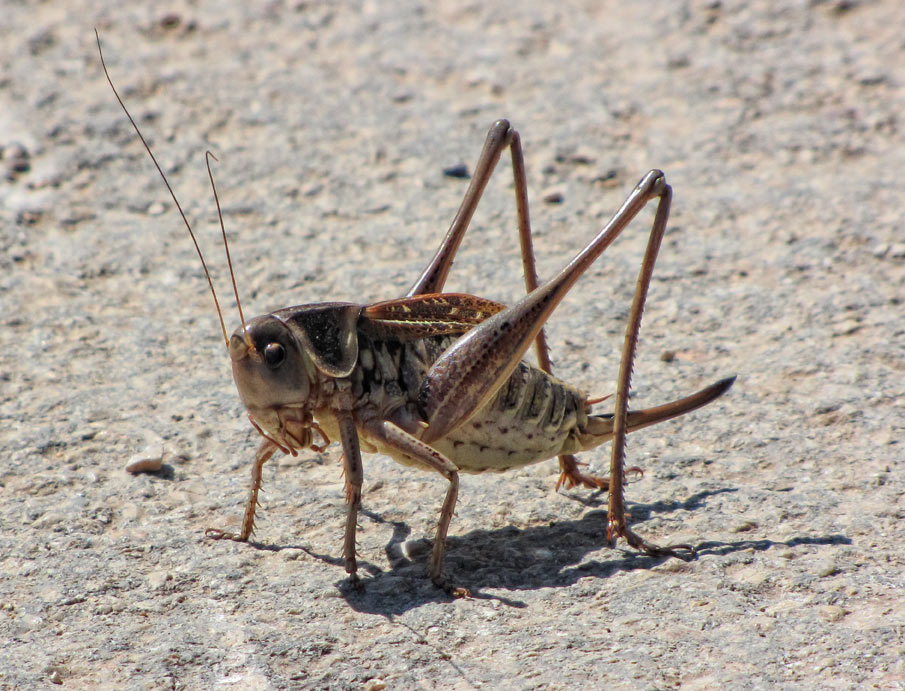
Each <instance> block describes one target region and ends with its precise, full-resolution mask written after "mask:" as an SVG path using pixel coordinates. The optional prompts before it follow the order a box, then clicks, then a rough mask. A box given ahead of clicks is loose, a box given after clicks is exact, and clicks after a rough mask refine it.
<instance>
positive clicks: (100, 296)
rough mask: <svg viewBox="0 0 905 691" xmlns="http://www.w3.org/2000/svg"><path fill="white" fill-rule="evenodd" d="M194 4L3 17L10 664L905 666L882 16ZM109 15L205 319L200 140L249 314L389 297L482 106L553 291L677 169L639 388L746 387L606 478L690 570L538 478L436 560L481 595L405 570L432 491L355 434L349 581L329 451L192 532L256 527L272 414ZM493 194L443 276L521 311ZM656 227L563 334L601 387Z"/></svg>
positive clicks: (0, 503) (717, 681) (603, 673)
mask: <svg viewBox="0 0 905 691" xmlns="http://www.w3.org/2000/svg"><path fill="white" fill-rule="evenodd" d="M222 5H223V4H222V3H215V2H206V1H201V2H192V3H183V2H175V3H171V4H169V5H168V6H167V8H166V10H164V9H154V8H152V4H151V3H129V6H130V8H129V9H123V10H115V11H114V10H112V9H102V10H99V9H98V8H97V7H92V6H91V3H88V2H84V0H75V1H73V2H66V3H63V2H58V3H37V2H21V3H20V2H12V1H7V2H5V3H3V7H2V14H3V20H2V22H0V148H2V152H3V158H2V160H0V164H2V173H3V179H2V180H0V202H2V203H0V240H2V245H3V251H2V253H0V262H2V271H0V306H2V310H0V314H2V319H3V328H2V330H0V339H2V341H0V345H2V347H0V387H2V388H0V419H2V429H0V448H2V458H3V462H2V467H0V564H2V573H0V603H2V604H0V640H3V641H4V644H3V645H2V646H0V680H2V681H0V684H2V685H3V686H4V687H5V688H12V687H18V688H45V687H50V686H51V684H53V683H60V684H62V685H63V687H70V688H88V687H101V688H136V689H144V688H147V689H163V688H242V689H246V688H257V689H270V688H275V689H283V688H325V687H327V688H350V689H362V688H364V689H379V688H382V686H381V684H382V683H385V684H386V687H387V688H390V689H396V688H457V689H471V688H477V687H487V688H494V687H496V688H499V687H503V686H506V687H508V688H515V689H533V688H579V687H587V686H590V685H593V686H598V687H602V686H606V687H608V688H664V687H678V686H681V687H683V688H713V687H714V686H717V685H722V686H729V687H737V688H740V687H743V686H744V687H746V688H769V687H774V686H776V685H782V686H783V687H784V688H802V689H804V688H813V687H815V686H819V687H849V686H852V685H860V686H865V687H878V688H902V687H903V686H905V662H903V658H905V642H903V640H905V595H903V592H905V590H903V589H905V547H903V545H905V521H903V518H905V499H903V491H905V477H903V468H905V463H903V458H902V456H903V448H902V441H903V428H905V421H903V412H905V409H903V403H905V398H903V392H905V384H903V379H905V327H903V310H905V306H903V302H902V301H903V285H905V232H903V220H902V219H903V191H902V181H901V178H900V175H901V171H902V170H903V169H905V139H903V123H902V113H903V112H905V42H903V38H902V27H903V26H905V9H903V5H902V3H901V2H899V0H882V1H876V2H871V1H868V0H865V1H864V2H857V1H855V2H849V1H843V0H836V1H834V2H820V1H817V0H814V1H812V2H804V1H799V2H785V3H774V2H766V1H762V2H760V1H755V2H748V3H742V2H738V3H737V2H722V3H721V2H719V0H716V1H712V0H706V1H705V0H690V1H688V2H660V3H619V2H604V3H601V2H573V1H572V0H565V1H561V2H555V3H549V2H542V1H540V0H537V1H531V2H520V3H483V2H461V1H460V0H454V1H450V2H437V3H423V4H419V3H412V2H397V3H389V2H387V3H378V2H373V1H371V2H364V3H345V2H339V3H334V2H330V3H319V2H279V1H274V2H269V3H239V2H237V3H234V4H233V6H232V7H229V8H225V9H224V8H223V6H222ZM246 5H253V8H252V9H244V7H245V6H246ZM779 6H782V7H781V8H780V7H779ZM94 26H97V27H98V28H99V29H100V31H101V36H102V39H103V40H104V45H105V49H106V55H107V59H108V64H109V66H110V69H111V72H112V74H113V76H114V79H115V80H116V81H117V82H118V85H119V87H120V88H121V91H122V93H123V94H124V96H125V97H126V99H127V102H128V103H129V104H130V106H131V109H132V112H133V114H134V115H135V117H136V118H137V119H138V120H139V122H140V123H141V125H142V127H143V128H144V131H145V134H146V135H147V137H148V138H149V139H150V140H151V141H152V143H153V146H154V147H155V150H156V152H157V154H158V155H159V157H160V160H161V163H162V165H163V166H164V167H165V169H166V170H167V171H168V173H169V175H170V180H171V182H172V183H173V184H174V186H175V187H176V189H177V190H178V193H179V196H180V199H181V200H182V202H183V204H184V205H185V208H186V212H187V214H188V215H189V217H190V218H191V219H193V220H194V221H195V222H196V224H197V229H198V232H199V234H200V236H201V242H202V244H203V246H204V248H205V250H206V252H207V254H208V258H209V261H210V264H211V265H212V269H213V271H214V275H215V280H216V282H217V285H218V286H219V287H220V290H221V293H222V295H223V300H224V302H225V303H226V313H227V314H226V317H227V322H228V324H227V327H228V328H229V329H232V328H235V326H236V324H237V323H238V317H237V315H236V312H235V309H234V307H233V301H232V299H231V298H230V297H229V293H228V287H227V285H228V284H227V279H226V274H225V272H224V259H223V255H222V251H221V248H220V246H219V244H218V240H217V237H216V225H215V216H214V213H213V209H214V207H213V203H212V199H211V195H210V191H209V187H208V182H207V179H206V173H205V170H204V151H205V149H211V150H212V151H214V152H215V153H216V154H217V155H218V156H219V158H220V164H219V165H218V166H217V168H216V175H217V179H218V183H219V189H220V194H221V200H222V202H223V205H224V212H225V213H224V215H225V221H226V225H227V227H228V229H229V232H230V235H231V238H232V240H233V252H234V261H235V263H236V274H237V279H238V282H239V289H240V291H241V294H242V296H243V298H244V305H245V309H246V313H252V314H260V313H265V312H268V311H270V310H272V309H275V308H278V307H283V306H287V305H290V304H295V303H302V302H315V301H324V300H349V301H356V302H372V301H376V300H380V299H386V298H390V297H395V296H398V295H400V294H402V293H403V291H404V290H405V289H406V288H407V287H408V285H409V284H410V283H411V282H412V281H413V280H414V278H415V276H416V275H417V273H418V271H419V270H420V269H421V268H422V266H423V265H424V264H425V263H426V261H427V259H428V258H429V256H430V255H431V253H432V251H433V250H434V248H435V247H436V246H437V244H438V242H439V240H440V237H441V236H442V233H443V232H444V231H445V229H446V227H447V225H448V223H449V221H450V219H451V218H452V215H453V213H454V211H455V208H456V207H457V205H458V202H459V200H460V198H461V195H462V193H463V192H464V189H465V184H466V183H465V181H463V180H461V179H455V178H452V177H448V176H444V174H443V170H444V169H446V168H448V167H450V166H454V165H456V164H461V163H464V164H467V165H468V166H469V167H472V166H473V165H474V162H475V161H476V159H477V156H478V152H479V150H480V146H481V143H482V141H483V137H484V134H485V132H486V130H487V128H488V126H489V125H490V124H491V122H493V121H494V120H495V119H496V118H498V117H502V116H505V117H508V118H510V119H511V120H512V121H513V124H514V125H515V126H516V127H517V128H518V129H519V130H520V132H521V133H522V136H523V142H524V146H525V152H526V156H527V163H528V176H529V184H530V189H531V193H532V202H533V209H532V210H533V223H534V227H535V229H536V242H537V252H538V255H539V267H540V273H541V275H542V276H549V275H551V273H552V272H553V271H555V270H556V269H558V268H559V267H560V266H562V265H563V264H564V263H565V262H566V261H568V259H569V258H570V257H571V255H572V254H573V253H574V252H575V251H576V250H577V249H578V248H580V247H581V246H582V245H583V244H584V243H585V242H586V241H587V240H588V239H589V238H590V237H591V236H592V235H593V234H594V233H595V232H596V230H597V229H598V228H599V227H600V226H601V225H602V223H604V222H605V221H606V219H607V218H608V217H609V214H610V213H612V211H613V210H614V209H616V208H617V207H618V205H619V204H620V203H621V201H622V200H623V199H624V197H625V195H626V194H627V193H628V192H629V191H630V190H631V188H632V186H633V185H634V184H635V183H636V182H637V180H638V179H639V178H640V177H641V176H642V174H644V173H645V172H646V171H647V170H648V169H650V168H652V167H658V168H662V169H663V170H665V171H666V173H667V176H668V179H669V181H670V182H671V184H672V185H673V187H674V189H675V204H674V208H673V214H672V219H671V224H670V230H669V234H668V235H667V237H666V240H665V242H664V246H663V250H662V252H661V258H660V261H659V264H658V266H657V271H656V276H655V280H654V283H653V286H652V290H651V295H650V302H649V308H648V310H647V312H646V317H645V323H644V329H643V340H642V343H641V349H640V353H639V358H638V362H637V365H636V368H635V379H634V388H635V398H634V399H633V401H634V402H633V405H636V406H643V405H652V404H655V403H659V402H662V401H665V400H668V399H670V398H674V397H677V396H680V395H683V394H685V393H688V392H691V391H693V390H695V389H697V388H699V387H701V386H703V385H705V384H707V383H710V382H712V381H715V380H716V379H718V378H720V377H723V376H727V375H730V374H738V381H737V383H736V385H735V387H734V388H733V389H732V391H731V392H730V393H729V394H728V395H727V396H726V397H724V398H723V399H721V400H720V401H718V402H717V403H715V404H713V405H712V406H710V407H709V408H707V409H705V410H703V411H700V412H698V413H696V414H693V415H690V416H688V417H687V418H684V419H681V420H679V421H676V422H671V423H667V424H664V425H662V426H660V427H657V428H651V429H648V430H645V431H643V432H641V433H639V434H637V435H635V436H633V438H632V439H631V440H630V443H629V461H630V463H631V464H637V465H640V466H642V467H644V468H645V470H646V473H645V475H644V478H643V479H641V480H640V481H638V482H635V483H633V484H632V485H631V486H630V487H629V490H628V499H629V508H630V510H631V512H632V514H633V516H634V521H635V525H636V527H637V529H638V531H639V532H641V533H642V534H643V535H645V536H647V537H649V538H650V539H652V540H655V541H658V542H660V541H662V542H668V541H690V542H694V543H695V544H697V545H698V546H699V550H700V556H699V558H698V559H697V560H696V561H693V562H690V563H684V562H682V561H679V560H677V559H653V558H649V557H645V556H641V555H638V554H635V553H632V552H630V551H624V550H621V549H619V550H610V549H607V548H606V547H605V546H604V536H603V527H604V521H605V507H606V495H605V494H593V493H590V492H588V491H578V490H576V491H570V492H565V493H560V494H556V493H554V490H553V488H554V484H555V481H556V475H557V468H556V463H555V461H554V462H549V463H545V464H542V465H539V466H535V467H531V468H527V469H523V470H521V471H515V472H510V473H507V474H506V475H502V476H496V475H494V476H483V477H482V476H477V477H467V478H464V480H463V482H462V491H461V501H460V503H459V506H458V510H457V516H456V517H455V519H454V521H453V524H452V532H451V539H450V541H449V547H450V551H449V557H448V565H447V566H448V571H449V574H450V576H451V577H452V578H453V579H454V580H455V581H456V582H457V583H459V584H460V585H463V586H467V587H468V588H470V589H471V590H472V591H473V593H474V597H473V598H472V599H466V600H459V601H453V600H451V599H450V598H448V597H447V596H445V595H444V594H443V593H442V592H440V591H439V590H437V589H436V588H434V587H433V586H432V585H431V583H430V582H429V580H428V579H427V578H426V577H425V575H424V570H425V560H426V541H425V540H426V538H429V537H431V536H432V532H433V527H434V524H435V521H436V517H437V512H438V509H439V506H440V502H441V499H442V496H443V492H444V491H445V483H444V481H443V480H442V478H440V477H437V476H433V475H429V474H425V473H418V472H414V471H411V470H408V469H406V468H403V467H400V466H398V465H396V464H394V463H393V462H392V461H390V460H388V459H385V458H380V457H374V456H369V457H366V459H365V476H366V479H365V498H364V502H365V508H366V513H365V515H363V516H362V520H361V531H360V539H361V544H360V554H361V563H362V571H363V574H364V575H365V576H366V578H365V588H364V590H363V591H360V592H359V591H354V590H351V589H349V588H348V587H346V585H345V574H344V572H343V570H342V566H341V563H340V559H339V558H340V555H341V533H342V523H343V490H342V478H341V476H340V467H339V464H338V456H339V451H338V447H337V446H336V445H334V446H332V447H330V448H329V449H328V450H327V451H326V452H325V453H323V454H320V455H318V454H314V453H311V454H304V455H302V456H300V457H298V458H288V457H283V458H279V459H275V461H274V462H273V463H271V464H269V465H268V466H267V467H266V468H265V489H266V490H267V491H266V494H265V495H264V503H265V507H266V511H265V512H262V514H263V516H264V518H263V520H262V521H261V522H260V525H259V529H258V536H257V539H258V540H259V542H258V543H257V544H253V545H242V544H234V543H222V542H221V543H217V542H213V541H211V540H208V539H206V538H204V536H203V531H204V529H205V528H206V527H208V526H223V525H228V524H230V522H232V523H231V524H232V525H235V522H236V521H237V519H238V516H239V515H240V514H241V511H242V505H243V502H244V498H245V485H246V481H247V469H248V467H249V464H250V460H251V457H252V454H253V450H254V448H255V446H256V444H257V439H256V435H255V433H254V431H253V430H252V429H251V427H250V425H249V424H248V422H247V420H246V419H245V416H244V412H243V410H242V407H241V404H240V402H239V401H238V398H237V396H236V393H235V390H234V387H233V384H232V381H231V376H230V370H229V362H228V358H227V357H226V355H225V353H224V352H223V348H222V343H221V341H220V336H219V326H218V324H217V321H216V317H215V314H214V312H213V309H212V306H211V300H210V296H209V294H208V293H207V292H206V291H207V288H206V286H205V284H204V281H203V277H202V275H201V272H200V268H199V265H198V261H197V258H196V257H195V256H194V254H193V250H192V248H191V245H190V243H189V242H188V240H187V238H186V233H185V230H184V228H183V227H182V226H181V223H180V220H179V218H178V216H177V215H176V214H175V211H174V209H173V207H172V203H171V202H170V200H169V199H168V198H167V196H166V192H165V190H164V189H163V187H162V185H161V182H160V180H159V178H158V177H157V174H156V172H155V171H154V170H153V168H152V166H151V164H150V162H149V161H148V160H147V157H146V155H145V153H144V152H143V150H142V149H141V148H140V146H139V145H138V143H137V141H136V140H135V137H134V134H133V133H132V132H131V130H130V128H129V125H128V123H127V122H126V121H125V119H124V117H123V115H122V113H121V112H120V110H119V106H118V105H117V104H116V102H115V101H114V99H113V96H112V94H111V92H110V90H109V88H108V87H107V85H106V83H105V82H104V80H103V75H102V73H101V70H100V64H99V61H98V56H97V52H96V48H95V45H94V33H93V30H92V29H93V27H94ZM511 187H512V181H511V175H510V173H509V172H508V162H506V163H504V165H503V166H502V167H501V169H500V172H499V173H498V174H497V175H496V177H495V178H494V180H493V181H492V183H491V185H490V186H489V188H488V192H487V195H486V198H485V200H484V202H483V203H482V205H481V208H480V209H479V211H478V214H477V216H476V218H475V222H474V224H473V227H472V229H471V231H470V234H469V236H468V237H467V238H466V240H465V244H464V246H463V249H462V253H461V256H460V260H459V261H458V262H457V264H456V266H455V269H454V272H453V276H452V278H451V281H450V283H449V285H448V288H449V289H450V290H461V291H468V292H473V293H477V294H480V295H484V296H486V297H490V298H494V299H499V300H504V301H508V302H511V301H513V300H515V299H517V297H518V295H519V293H520V290H521V287H520V286H521V278H520V274H519V271H520V269H519V257H518V245H517V242H516V231H515V215H514V209H513V203H512V194H511ZM545 200H546V201H545ZM557 202H558V203H557ZM650 218H651V213H650V212H647V213H645V214H644V215H643V217H641V218H639V219H638V220H637V221H636V222H635V223H634V224H633V225H632V226H631V228H630V230H629V231H628V232H627V233H626V234H625V235H624V237H623V238H622V239H620V241H619V242H618V244H617V245H616V246H615V247H614V248H612V250H611V251H610V252H608V253H607V255H606V256H605V257H604V258H603V259H601V260H600V261H599V262H598V264H597V265H596V266H595V267H594V269H592V271H590V272H589V274H588V275H587V276H586V277H585V278H584V279H583V280H582V281H581V282H580V283H579V285H578V286H577V288H576V289H575V291H574V293H573V294H572V295H571V296H570V297H569V299H568V301H567V303H566V304H564V305H563V306H562V308H561V309H560V310H559V311H558V312H557V314H556V315H554V318H553V320H552V322H551V324H550V338H551V342H552V343H553V346H554V357H555V360H556V363H557V368H558V369H557V371H558V373H559V374H560V375H561V376H562V377H563V378H565V379H567V380H570V381H573V382H576V383H578V384H580V385H581V386H584V387H586V388H587V389H588V390H590V391H591V392H593V393H596V394H607V393H610V392H611V391H612V389H613V386H614V384H613V382H614V381H615V374H616V367H617V353H618V350H619V348H620V345H621V333H622V329H623V328H624V322H625V318H626V315H627V313H628V304H629V299H630V294H631V290H632V286H633V283H634V280H635V275H636V271H637V267H638V263H639V259H640V255H641V252H642V251H643V246H644V242H645V240H646V236H647V227H648V225H649V223H650ZM607 457H608V456H607V449H606V448H603V449H600V450H598V451H597V452H595V453H590V454H587V455H586V457H585V460H586V461H588V462H590V464H591V465H592V467H593V468H594V469H596V470H598V471H599V472H605V466H606V462H607ZM155 458H162V462H163V465H162V468H161V470H160V471H159V472H157V473H156V474H151V475H149V474H139V475H133V474H130V473H128V472H126V469H125V468H126V465H127V464H129V463H130V462H134V461H140V460H143V459H144V460H150V461H153V459H155Z"/></svg>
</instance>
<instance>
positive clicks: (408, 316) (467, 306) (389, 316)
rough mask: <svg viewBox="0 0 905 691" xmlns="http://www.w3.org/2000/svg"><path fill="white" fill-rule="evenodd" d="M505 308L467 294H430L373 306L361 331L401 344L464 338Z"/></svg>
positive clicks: (365, 312) (366, 310)
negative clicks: (433, 338)
mask: <svg viewBox="0 0 905 691" xmlns="http://www.w3.org/2000/svg"><path fill="white" fill-rule="evenodd" d="M505 308H506V305H503V304H501V303H499V302H494V301H493V300H487V299H486V298H479V297H476V296H474V295H467V294H465V293H429V294H426V295H415V296H412V297H405V298H400V299H398V300H387V301H386V302H377V303H375V304H373V305H369V306H367V307H365V308H364V310H363V311H362V313H361V320H360V322H359V328H363V329H365V330H366V332H367V333H368V335H370V336H372V337H374V338H379V339H397V340H399V341H410V340H415V339H419V338H425V337H428V336H446V335H460V334H464V333H466V332H468V331H470V330H471V329H472V328H474V327H475V326H476V325H478V324H480V323H481V322H483V321H484V320H485V319H487V318H488V317H491V316H493V315H494V314H496V313H497V312H501V311H502V310H504V309H505Z"/></svg>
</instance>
